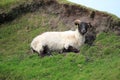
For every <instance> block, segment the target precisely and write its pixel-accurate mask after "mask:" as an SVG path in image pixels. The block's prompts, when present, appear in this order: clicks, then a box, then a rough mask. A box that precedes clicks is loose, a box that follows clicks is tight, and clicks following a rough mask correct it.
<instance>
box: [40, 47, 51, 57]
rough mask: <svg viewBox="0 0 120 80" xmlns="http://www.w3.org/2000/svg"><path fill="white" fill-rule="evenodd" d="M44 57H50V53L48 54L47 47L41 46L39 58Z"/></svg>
mask: <svg viewBox="0 0 120 80" xmlns="http://www.w3.org/2000/svg"><path fill="white" fill-rule="evenodd" d="M46 55H51V52H50V50H49V48H48V46H43V51H40V54H39V56H41V57H44V56H46Z"/></svg>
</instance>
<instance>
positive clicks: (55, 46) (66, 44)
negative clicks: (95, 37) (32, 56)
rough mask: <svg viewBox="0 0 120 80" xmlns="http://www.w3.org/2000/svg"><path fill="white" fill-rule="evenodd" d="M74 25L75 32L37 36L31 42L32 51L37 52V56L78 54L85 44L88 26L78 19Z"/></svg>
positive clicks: (46, 33)
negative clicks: (53, 52)
mask: <svg viewBox="0 0 120 80" xmlns="http://www.w3.org/2000/svg"><path fill="white" fill-rule="evenodd" d="M74 24H75V25H77V26H78V28H77V29H76V30H75V31H72V30H69V31H63V32H44V33H42V34H41V35H38V36H37V37H35V38H34V39H33V40H32V42H31V45H30V47H31V49H32V51H33V52H37V53H38V55H39V56H45V55H46V54H51V52H52V51H57V52H59V53H63V52H76V53H78V52H79V51H80V47H81V46H82V45H83V44H84V42H85V33H86V32H87V30H88V28H89V24H88V23H86V22H81V21H80V20H79V19H77V20H75V21H74Z"/></svg>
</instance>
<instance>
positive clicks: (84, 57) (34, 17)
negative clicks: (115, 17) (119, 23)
mask: <svg viewBox="0 0 120 80" xmlns="http://www.w3.org/2000/svg"><path fill="white" fill-rule="evenodd" d="M51 26H52V27H51ZM64 30H67V27H65V25H64V24H63V23H62V21H61V20H60V19H59V17H58V16H56V15H53V14H46V13H45V11H44V10H39V11H37V12H34V13H27V14H25V15H22V16H21V17H18V18H17V19H16V20H14V21H13V22H10V23H6V24H2V25H0V80H120V76H119V75H120V36H116V35H115V34H114V33H110V32H108V33H100V34H98V35H97V38H96V40H95V42H94V46H88V45H86V44H85V45H83V46H82V47H81V51H80V53H79V54H75V53H67V54H58V53H54V55H53V56H46V57H44V58H40V57H39V56H37V54H32V53H31V51H30V43H31V41H32V39H33V38H34V37H35V36H37V35H39V34H40V33H42V32H45V31H64Z"/></svg>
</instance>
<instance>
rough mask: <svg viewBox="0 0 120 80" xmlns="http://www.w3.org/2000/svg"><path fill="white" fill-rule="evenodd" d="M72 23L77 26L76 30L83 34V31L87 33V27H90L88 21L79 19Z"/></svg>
mask: <svg viewBox="0 0 120 80" xmlns="http://www.w3.org/2000/svg"><path fill="white" fill-rule="evenodd" d="M74 24H75V25H77V26H78V31H79V32H80V33H81V34H82V35H84V34H85V33H87V31H88V28H89V27H91V24H90V23H86V22H81V21H80V20H79V19H77V20H75V21H74Z"/></svg>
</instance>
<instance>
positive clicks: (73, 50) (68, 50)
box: [63, 46, 79, 53]
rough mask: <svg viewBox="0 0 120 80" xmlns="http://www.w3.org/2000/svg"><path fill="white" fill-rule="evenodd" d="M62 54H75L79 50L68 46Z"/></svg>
mask: <svg viewBox="0 0 120 80" xmlns="http://www.w3.org/2000/svg"><path fill="white" fill-rule="evenodd" d="M63 52H75V53H78V52H79V50H78V49H76V48H74V47H72V46H69V47H68V48H67V49H65V48H64V49H63Z"/></svg>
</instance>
